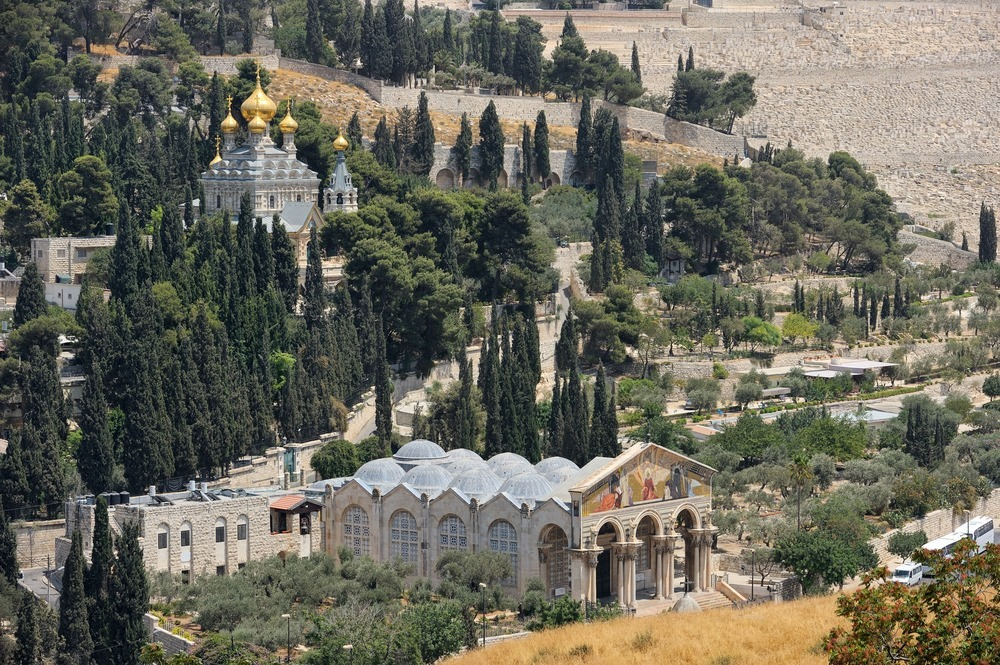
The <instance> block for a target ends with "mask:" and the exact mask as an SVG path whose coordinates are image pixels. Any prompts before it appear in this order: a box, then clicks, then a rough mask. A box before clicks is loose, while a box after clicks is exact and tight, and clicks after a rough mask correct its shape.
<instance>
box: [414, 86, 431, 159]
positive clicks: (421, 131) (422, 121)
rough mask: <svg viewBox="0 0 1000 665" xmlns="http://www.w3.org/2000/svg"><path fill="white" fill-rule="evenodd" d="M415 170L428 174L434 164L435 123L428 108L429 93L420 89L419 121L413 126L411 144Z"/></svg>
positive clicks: (418, 103)
mask: <svg viewBox="0 0 1000 665" xmlns="http://www.w3.org/2000/svg"><path fill="white" fill-rule="evenodd" d="M410 155H411V157H412V159H413V164H414V170H415V172H416V174H417V175H422V176H426V175H427V174H428V173H430V172H431V167H432V166H433V165H434V123H433V122H431V113H430V110H428V108H427V93H425V92H424V91H423V90H421V91H420V98H419V100H418V101H417V121H416V124H415V126H414V128H413V144H412V145H411V146H410Z"/></svg>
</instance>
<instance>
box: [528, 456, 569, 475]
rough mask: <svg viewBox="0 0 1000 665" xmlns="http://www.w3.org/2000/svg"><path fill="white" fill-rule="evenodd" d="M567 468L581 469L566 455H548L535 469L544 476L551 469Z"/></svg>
mask: <svg viewBox="0 0 1000 665" xmlns="http://www.w3.org/2000/svg"><path fill="white" fill-rule="evenodd" d="M565 468H572V469H573V470H574V471H579V470H580V467H578V466H577V465H576V463H575V462H573V461H572V460H568V459H566V458H565V457H546V458H545V459H543V460H542V461H541V462H539V463H538V464H536V465H535V471H537V472H538V473H540V474H542V475H543V476H544V475H545V474H547V473H548V472H550V471H555V470H556V469H565Z"/></svg>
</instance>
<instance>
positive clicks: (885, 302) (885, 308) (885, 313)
mask: <svg viewBox="0 0 1000 665" xmlns="http://www.w3.org/2000/svg"><path fill="white" fill-rule="evenodd" d="M890 311H891V310H890V305H889V292H888V291H886V292H884V293H883V294H882V322H883V323H885V320H886V319H888V318H889V315H890Z"/></svg>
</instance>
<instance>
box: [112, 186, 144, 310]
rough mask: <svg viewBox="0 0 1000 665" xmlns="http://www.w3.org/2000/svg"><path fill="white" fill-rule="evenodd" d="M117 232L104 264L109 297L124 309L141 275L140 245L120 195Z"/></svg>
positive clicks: (131, 298)
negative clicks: (109, 256) (109, 292)
mask: <svg viewBox="0 0 1000 665" xmlns="http://www.w3.org/2000/svg"><path fill="white" fill-rule="evenodd" d="M117 231H118V235H117V237H116V238H115V245H114V247H113V248H112V250H111V263H110V265H109V266H108V288H109V289H110V290H111V297H112V298H114V299H116V300H118V301H119V302H121V303H122V304H123V305H124V306H125V309H126V311H131V309H132V306H133V303H134V301H135V299H136V294H137V293H138V291H139V284H140V283H141V281H142V280H143V278H144V276H143V275H141V272H142V271H141V268H140V266H141V265H142V257H141V252H142V247H141V246H140V244H139V230H138V228H136V224H135V221H134V220H133V218H132V213H131V211H130V210H129V208H128V203H127V202H126V201H125V200H124V198H123V199H122V201H121V204H120V206H119V209H118V229H117Z"/></svg>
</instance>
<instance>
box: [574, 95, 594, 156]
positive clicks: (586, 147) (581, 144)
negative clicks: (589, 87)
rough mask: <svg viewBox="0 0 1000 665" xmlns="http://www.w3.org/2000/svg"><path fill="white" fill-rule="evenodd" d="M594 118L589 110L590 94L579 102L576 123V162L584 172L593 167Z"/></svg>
mask: <svg viewBox="0 0 1000 665" xmlns="http://www.w3.org/2000/svg"><path fill="white" fill-rule="evenodd" d="M594 153H595V150H594V118H593V115H592V113H591V110H590V95H587V94H585V95H584V96H583V101H582V102H581V103H580V120H579V122H577V124H576V163H577V167H578V168H579V169H580V170H581V171H582V172H584V173H589V172H590V170H591V169H593V168H594Z"/></svg>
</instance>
